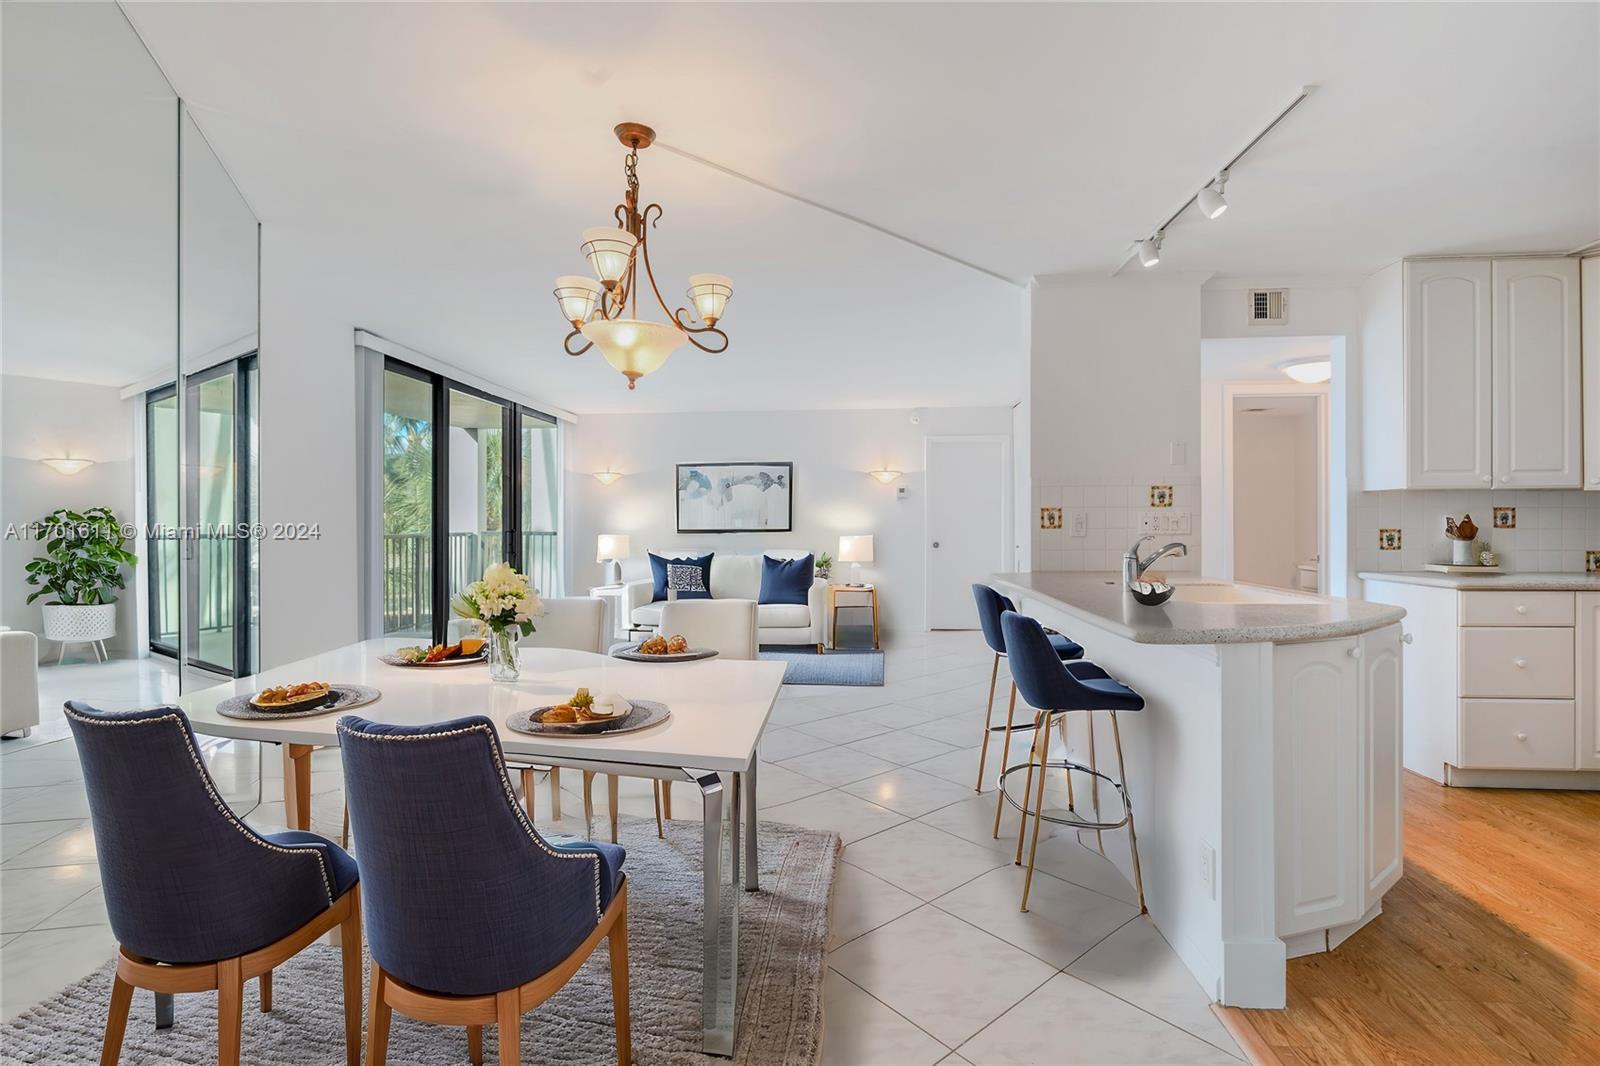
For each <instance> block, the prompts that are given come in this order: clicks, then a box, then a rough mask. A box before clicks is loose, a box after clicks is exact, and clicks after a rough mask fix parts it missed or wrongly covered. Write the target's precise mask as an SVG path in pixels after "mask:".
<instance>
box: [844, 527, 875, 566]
mask: <svg viewBox="0 0 1600 1066" xmlns="http://www.w3.org/2000/svg"><path fill="white" fill-rule="evenodd" d="M839 561H840V562H841V563H870V562H872V534H870V533H867V534H863V535H861V536H855V537H840V538H839Z"/></svg>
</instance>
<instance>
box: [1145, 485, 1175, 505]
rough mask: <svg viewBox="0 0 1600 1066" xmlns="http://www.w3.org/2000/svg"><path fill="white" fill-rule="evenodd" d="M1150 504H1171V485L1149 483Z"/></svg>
mask: <svg viewBox="0 0 1600 1066" xmlns="http://www.w3.org/2000/svg"><path fill="white" fill-rule="evenodd" d="M1150 506H1151V507H1171V506H1172V486H1171V485H1151V486H1150Z"/></svg>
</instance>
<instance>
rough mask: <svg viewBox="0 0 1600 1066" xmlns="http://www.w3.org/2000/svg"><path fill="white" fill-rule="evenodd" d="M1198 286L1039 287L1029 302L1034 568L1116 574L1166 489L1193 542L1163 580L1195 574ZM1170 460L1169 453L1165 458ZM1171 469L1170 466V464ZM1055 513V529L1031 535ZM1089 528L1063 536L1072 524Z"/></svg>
mask: <svg viewBox="0 0 1600 1066" xmlns="http://www.w3.org/2000/svg"><path fill="white" fill-rule="evenodd" d="M1200 281H1201V279H1199V278H1196V277H1192V276H1183V275H1178V274H1166V275H1161V276H1153V275H1149V274H1140V275H1124V276H1123V277H1119V278H1115V279H1105V278H1082V277H1076V276H1073V277H1068V276H1057V277H1049V278H1041V279H1039V281H1038V284H1037V286H1036V288H1035V289H1034V293H1033V306H1032V352H1031V358H1030V371H1029V373H1030V378H1029V387H1030V392H1029V414H1030V423H1031V426H1032V433H1031V440H1030V465H1031V477H1032V486H1031V488H1032V496H1033V504H1032V507H1031V508H1030V523H1031V525H1032V529H1033V546H1034V551H1033V565H1034V567H1035V568H1036V569H1040V570H1115V569H1117V568H1118V566H1120V559H1121V556H1122V553H1123V551H1124V550H1126V548H1127V546H1128V544H1130V543H1131V542H1132V541H1133V539H1134V538H1135V537H1137V536H1138V535H1139V532H1138V530H1139V524H1140V518H1141V517H1142V516H1143V515H1145V514H1146V513H1150V512H1152V509H1151V508H1150V507H1149V502H1150V488H1151V486H1155V485H1171V486H1172V487H1173V489H1174V493H1175V500H1174V505H1173V507H1172V508H1171V509H1170V510H1168V511H1166V512H1164V513H1167V514H1170V513H1171V510H1181V511H1187V512H1189V515H1190V521H1191V527H1190V528H1191V532H1190V533H1188V534H1158V536H1159V537H1160V538H1161V540H1162V541H1168V540H1177V541H1183V542H1184V543H1186V544H1188V545H1189V556H1188V558H1186V559H1178V560H1172V561H1170V562H1169V564H1167V565H1165V566H1164V567H1163V568H1164V569H1176V570H1194V569H1197V568H1198V562H1199V550H1198V548H1199V544H1200V522H1201V515H1200V497H1199V472H1200V465H1199V464H1200V319H1201V301H1200ZM1175 452H1176V453H1177V454H1175ZM1174 459H1177V460H1178V461H1177V462H1174ZM1043 507H1062V508H1063V509H1064V511H1065V514H1064V516H1063V518H1064V523H1063V525H1064V528H1063V529H1059V530H1045V529H1041V528H1040V526H1039V523H1040V515H1039V511H1040V508H1043ZM1077 511H1082V512H1084V514H1085V517H1086V519H1087V523H1088V529H1087V532H1086V534H1085V535H1084V536H1082V537H1075V536H1073V535H1072V517H1073V513H1074V512H1077Z"/></svg>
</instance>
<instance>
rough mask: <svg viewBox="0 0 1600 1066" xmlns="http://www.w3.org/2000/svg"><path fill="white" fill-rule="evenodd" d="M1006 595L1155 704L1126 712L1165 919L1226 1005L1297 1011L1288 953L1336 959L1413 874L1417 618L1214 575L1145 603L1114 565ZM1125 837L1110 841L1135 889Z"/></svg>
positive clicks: (1147, 859)
mask: <svg viewBox="0 0 1600 1066" xmlns="http://www.w3.org/2000/svg"><path fill="white" fill-rule="evenodd" d="M993 584H994V585H995V587H996V588H998V589H999V590H1000V591H1001V592H1003V593H1005V594H1006V595H1008V596H1010V597H1011V598H1012V599H1013V600H1014V601H1015V602H1016V604H1017V609H1018V610H1019V611H1021V612H1022V613H1024V614H1028V615H1032V616H1033V617H1035V618H1037V619H1039V621H1040V622H1042V623H1043V624H1044V625H1046V626H1049V627H1050V628H1053V629H1057V630H1059V631H1061V632H1063V633H1065V634H1067V635H1069V636H1070V637H1071V638H1072V639H1074V640H1076V641H1077V642H1078V643H1080V644H1082V645H1083V646H1084V647H1085V649H1086V658H1089V659H1092V660H1093V661H1094V662H1095V663H1097V664H1098V665H1099V666H1101V667H1103V668H1104V669H1105V670H1107V671H1108V672H1109V673H1110V674H1111V675H1112V676H1114V677H1116V678H1117V679H1118V680H1120V681H1122V682H1124V683H1125V684H1127V685H1129V686H1131V687H1132V688H1134V689H1136V690H1138V692H1139V693H1140V694H1142V695H1143V697H1144V699H1145V708H1144V710H1143V711H1141V712H1138V713H1131V714H1124V715H1122V716H1120V719H1121V728H1122V744H1123V748H1124V755H1125V758H1126V761H1127V776H1128V780H1127V787H1128V792H1129V795H1130V797H1131V802H1132V803H1133V805H1134V807H1135V809H1136V811H1137V816H1138V834H1139V852H1140V857H1141V860H1142V874H1143V880H1144V889H1145V897H1146V902H1147V904H1148V907H1149V910H1150V917H1151V919H1152V920H1153V921H1154V922H1155V924H1156V926H1157V927H1158V928H1159V929H1160V930H1161V931H1162V933H1163V934H1164V935H1165V936H1166V939H1167V940H1168V942H1169V943H1171V945H1172V947H1173V949H1174V950H1175V951H1176V952H1177V953H1178V955H1179V957H1181V958H1182V959H1183V961H1184V963H1185V964H1186V965H1187V966H1188V967H1189V969H1190V970H1191V971H1192V972H1193V973H1194V975H1195V977H1196V978H1197V979H1198V980H1199V981H1200V984H1201V986H1202V987H1203V988H1205V989H1206V990H1207V991H1208V992H1210V993H1211V995H1212V997H1213V998H1214V999H1216V1000H1218V1001H1219V1002H1222V1003H1225V1004H1229V1005H1232V1006H1240V1007H1282V1006H1283V1005H1284V995H1285V985H1284V977H1285V963H1286V961H1287V960H1288V959H1289V958H1292V957H1295V956H1299V955H1308V954H1312V953H1314V952H1319V951H1329V950H1332V949H1334V948H1337V947H1338V945H1339V944H1340V943H1342V942H1343V941H1344V940H1345V939H1346V938H1348V937H1349V936H1351V935H1352V934H1353V933H1355V932H1356V931H1357V930H1359V929H1360V928H1361V927H1362V926H1364V925H1365V924H1366V923H1368V922H1370V921H1372V920H1373V919H1374V918H1375V917H1377V916H1378V914H1379V913H1381V910H1382V902H1383V895H1384V893H1385V892H1387V891H1388V890H1389V888H1391V887H1392V886H1393V885H1394V883H1395V882H1396V881H1398V880H1399V879H1400V874H1401V869H1402V866H1401V856H1402V830H1401V811H1400V796H1401V793H1400V777H1401V733H1400V731H1401V655H1400V651H1401V641H1402V639H1403V638H1402V635H1401V629H1400V620H1401V618H1403V617H1404V615H1405V611H1404V610H1402V609H1400V608H1397V607H1391V606H1385V605H1381V604H1372V603H1365V602H1362V601H1359V600H1344V599H1335V598H1330V597H1325V596H1316V595H1309V594H1302V593H1292V592H1287V591H1281V590H1277V589H1267V588H1259V587H1255V586H1249V585H1242V584H1231V583H1223V582H1207V581H1204V580H1195V581H1192V582H1189V583H1184V584H1178V585H1177V589H1176V592H1175V594H1174V595H1173V597H1172V599H1170V600H1168V601H1167V602H1166V603H1165V604H1163V605H1161V606H1159V607H1146V606H1142V605H1139V604H1137V603H1135V602H1134V601H1133V600H1132V598H1131V596H1129V595H1128V594H1127V593H1126V592H1125V591H1124V589H1123V587H1122V583H1121V581H1120V580H1119V579H1118V577H1117V575H1115V574H1101V573H1044V572H1035V573H1021V574H999V575H996V576H995V577H994V579H993ZM1101 717H1103V716H1101ZM1074 726H1075V727H1077V731H1076V732H1074V733H1072V734H1071V737H1070V744H1071V754H1070V757H1071V758H1072V759H1073V760H1074V761H1075V762H1087V761H1090V758H1091V756H1090V746H1091V745H1092V744H1098V756H1099V759H1100V760H1101V763H1102V765H1104V760H1105V759H1106V758H1107V757H1108V756H1109V755H1110V741H1109V738H1108V737H1107V736H1106V735H1105V733H1106V731H1107V730H1106V725H1105V722H1104V721H1102V722H1099V723H1097V724H1096V727H1095V730H1096V732H1095V733H1093V734H1090V732H1089V731H1088V730H1086V729H1083V728H1082V727H1081V725H1079V723H1074ZM1113 765H1114V764H1113ZM1111 802H1112V803H1115V800H1114V799H1113V800H1112V801H1111ZM1125 832H1126V830H1124V829H1118V830H1113V831H1110V832H1108V833H1107V834H1105V835H1106V836H1108V837H1117V838H1119V839H1118V840H1117V841H1116V843H1115V846H1113V841H1111V840H1106V841H1104V845H1105V853H1106V855H1107V856H1108V857H1110V858H1111V859H1112V861H1114V862H1116V863H1117V864H1118V866H1119V867H1120V868H1121V869H1122V872H1123V873H1124V874H1125V875H1127V876H1128V877H1129V880H1130V881H1131V880H1132V869H1131V861H1130V859H1129V857H1128V856H1129V853H1128V847H1127V841H1126V840H1125V839H1120V838H1122V835H1123V834H1124V833H1125ZM1080 835H1081V836H1082V837H1084V838H1085V839H1092V837H1091V835H1090V834H1089V833H1087V832H1085V831H1080Z"/></svg>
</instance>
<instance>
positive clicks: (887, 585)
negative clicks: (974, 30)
mask: <svg viewBox="0 0 1600 1066" xmlns="http://www.w3.org/2000/svg"><path fill="white" fill-rule="evenodd" d="M913 413H915V414H916V415H917V417H918V418H920V420H921V421H920V424H918V425H913V424H911V416H912V415H913ZM1011 419H1012V412H1011V409H1010V408H1008V407H986V408H933V409H925V410H920V411H917V412H912V411H909V410H883V411H760V412H725V413H718V414H686V415H672V414H660V415H586V416H584V418H583V420H582V422H581V423H579V424H578V425H577V426H575V427H573V428H572V429H571V430H569V432H568V435H567V445H566V469H567V491H568V494H569V495H568V501H567V503H568V505H567V514H568V534H569V536H568V544H569V550H570V552H571V558H572V561H573V569H572V570H571V573H572V575H573V577H572V580H571V581H570V582H569V588H568V592H569V593H571V594H576V595H582V594H583V593H584V592H585V591H586V590H587V589H588V588H589V587H590V586H591V585H597V584H599V583H600V582H601V580H602V567H601V566H600V564H598V563H596V562H595V558H594V548H595V537H596V536H597V535H598V534H600V533H626V534H628V535H629V537H630V544H631V548H632V550H633V555H634V556H635V557H636V558H642V557H643V556H644V553H645V552H646V551H648V550H650V549H653V548H677V547H706V548H711V549H714V550H716V551H723V552H757V551H762V550H765V549H767V548H798V549H803V550H808V551H812V552H815V553H817V554H821V553H822V552H827V553H828V554H829V555H831V556H834V557H835V558H837V557H838V554H839V537H840V535H841V534H847V533H871V534H872V535H873V538H874V550H875V555H876V559H875V561H874V562H873V563H871V564H870V565H868V564H863V566H862V577H863V579H864V580H867V581H875V582H877V583H878V584H879V585H880V600H881V604H880V609H881V610H882V612H883V620H882V623H883V628H884V629H885V630H886V631H888V630H892V629H895V628H899V629H903V630H916V629H921V628H922V627H923V605H924V595H923V588H924V581H925V578H924V570H923V567H924V565H925V551H926V545H925V541H926V539H927V538H926V537H925V536H924V531H925V522H924V517H923V507H924V504H925V502H926V501H925V500H924V498H923V487H924V485H925V479H924V477H923V441H924V438H925V437H927V436H938V435H951V436H961V435H965V436H976V435H998V436H1005V437H1007V438H1009V437H1010V435H1011ZM744 459H756V460H779V461H793V463H794V498H793V499H794V512H793V513H794V532H793V533H721V534H683V535H679V534H678V533H677V532H676V530H677V515H676V494H675V488H674V486H675V466H676V464H677V463H680V462H715V461H738V460H744ZM608 465H609V467H610V468H611V469H612V470H616V471H620V472H622V473H623V474H624V475H625V476H624V477H622V478H621V479H620V480H618V481H616V482H615V483H613V484H611V485H601V484H600V483H599V482H598V481H596V480H595V479H594V478H592V477H590V476H589V475H590V474H591V473H593V472H594V471H596V470H604V469H606V467H607V466H608ZM880 467H888V468H890V469H893V470H900V471H903V472H904V473H903V474H902V476H901V477H900V478H899V480H897V481H895V482H893V483H892V484H889V485H882V484H879V483H878V482H877V481H876V480H874V479H873V478H870V477H868V476H867V474H866V471H868V470H873V469H877V468H880ZM901 486H904V487H905V489H906V493H907V494H906V497H905V498H903V499H902V498H899V497H898V496H897V492H896V490H897V489H898V488H900V487H901ZM997 517H998V518H999V519H1001V520H1005V519H1006V517H1007V516H1004V515H1002V516H997ZM849 572H850V567H849V564H840V563H836V564H835V569H834V575H835V579H836V580H837V579H844V580H848V574H849Z"/></svg>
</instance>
